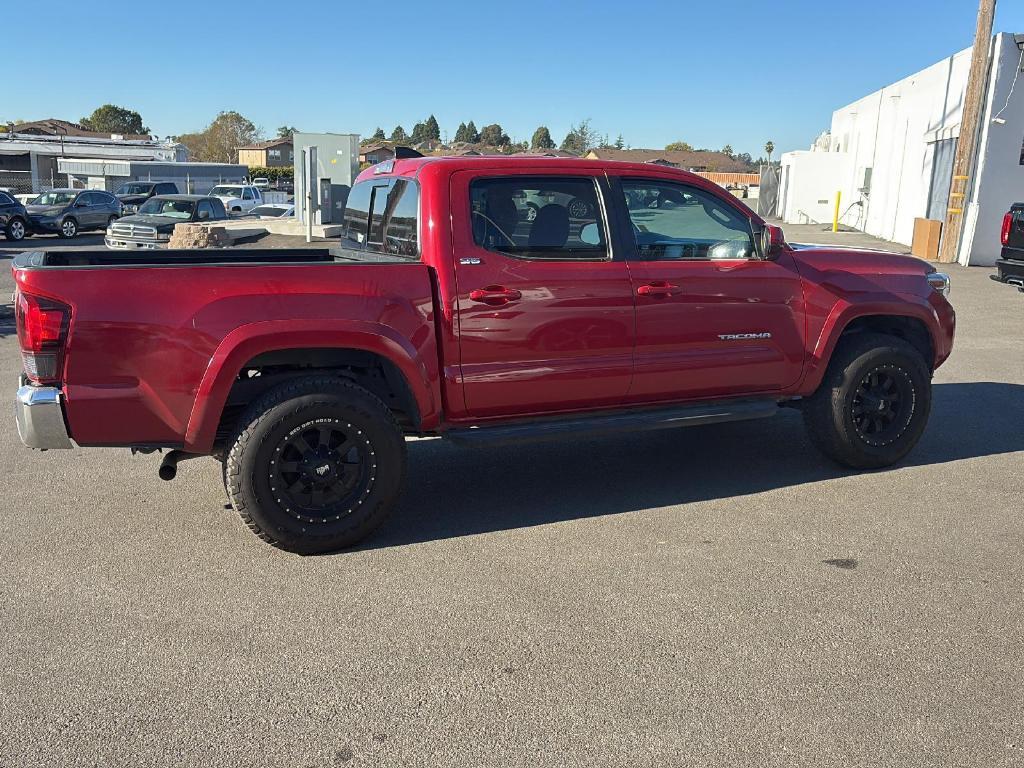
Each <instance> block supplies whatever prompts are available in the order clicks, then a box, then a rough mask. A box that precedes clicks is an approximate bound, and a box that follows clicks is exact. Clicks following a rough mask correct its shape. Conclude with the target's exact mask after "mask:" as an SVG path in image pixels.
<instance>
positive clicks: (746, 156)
mask: <svg viewBox="0 0 1024 768" xmlns="http://www.w3.org/2000/svg"><path fill="white" fill-rule="evenodd" d="M736 159H737V160H739V161H740V162H741V163H746V164H747V165H753V164H754V158H752V157H751V156H750V153H749V152H740V153H739V154H738V155H736Z"/></svg>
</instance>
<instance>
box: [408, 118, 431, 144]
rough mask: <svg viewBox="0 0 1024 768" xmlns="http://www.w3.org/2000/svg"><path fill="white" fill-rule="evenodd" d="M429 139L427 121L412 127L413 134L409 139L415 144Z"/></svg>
mask: <svg viewBox="0 0 1024 768" xmlns="http://www.w3.org/2000/svg"><path fill="white" fill-rule="evenodd" d="M426 140H427V125H426V123H416V125H414V126H413V127H412V134H411V135H410V136H409V141H411V142H412V143H413V144H414V145H415V144H419V143H420V142H421V141H426Z"/></svg>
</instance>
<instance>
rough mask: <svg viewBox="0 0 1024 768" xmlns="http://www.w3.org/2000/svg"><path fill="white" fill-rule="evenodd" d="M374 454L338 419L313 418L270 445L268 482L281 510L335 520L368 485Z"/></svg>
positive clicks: (359, 433) (351, 507)
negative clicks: (271, 456) (272, 447)
mask: <svg viewBox="0 0 1024 768" xmlns="http://www.w3.org/2000/svg"><path fill="white" fill-rule="evenodd" d="M376 471H377V464H376V454H375V452H374V449H373V446H372V445H371V444H370V441H369V439H368V436H367V435H365V434H363V431H362V430H360V429H357V428H356V427H354V426H353V425H352V424H350V423H347V422H345V421H343V420H341V419H324V418H320V419H316V420H313V421H310V422H306V423H304V424H300V425H299V426H297V427H295V428H294V429H293V430H291V431H290V432H289V433H288V434H286V435H285V436H284V437H283V438H282V439H281V441H280V442H279V443H278V445H277V447H276V448H275V449H274V453H273V458H272V459H271V463H270V488H271V491H272V492H273V493H274V494H275V495H276V496H277V500H278V503H280V504H281V505H282V506H283V507H284V510H285V511H286V512H287V513H288V514H290V515H292V516H293V517H295V518H297V519H298V520H302V521H304V522H307V523H324V522H333V521H336V520H340V519H341V518H342V517H343V516H344V515H348V514H351V513H352V512H353V511H354V510H355V509H356V508H357V507H359V506H361V505H362V504H363V502H364V501H365V500H366V497H367V496H368V495H369V493H370V491H371V490H372V488H373V481H374V478H375V476H376Z"/></svg>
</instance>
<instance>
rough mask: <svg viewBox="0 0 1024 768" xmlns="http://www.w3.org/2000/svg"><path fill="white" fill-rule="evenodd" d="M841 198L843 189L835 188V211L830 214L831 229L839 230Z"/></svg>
mask: <svg viewBox="0 0 1024 768" xmlns="http://www.w3.org/2000/svg"><path fill="white" fill-rule="evenodd" d="M842 199H843V191H842V190H836V211H835V213H833V214H832V231H833V232H838V231H839V201H840V200H842Z"/></svg>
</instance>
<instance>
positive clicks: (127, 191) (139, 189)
mask: <svg viewBox="0 0 1024 768" xmlns="http://www.w3.org/2000/svg"><path fill="white" fill-rule="evenodd" d="M151 187H152V185H151V184H122V185H121V186H120V187H118V189H117V192H115V193H114V194H115V195H148V194H149V190H150V188H151Z"/></svg>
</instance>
